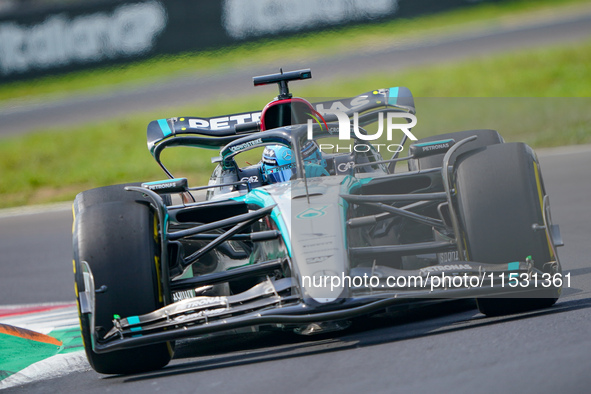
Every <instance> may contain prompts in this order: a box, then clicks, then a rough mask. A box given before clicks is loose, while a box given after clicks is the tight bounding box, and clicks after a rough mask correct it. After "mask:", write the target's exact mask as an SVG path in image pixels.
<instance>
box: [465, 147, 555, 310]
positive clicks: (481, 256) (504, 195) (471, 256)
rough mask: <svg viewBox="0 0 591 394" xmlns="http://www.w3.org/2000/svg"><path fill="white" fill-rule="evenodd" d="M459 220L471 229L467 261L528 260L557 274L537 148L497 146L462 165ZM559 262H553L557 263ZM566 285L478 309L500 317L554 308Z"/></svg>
mask: <svg viewBox="0 0 591 394" xmlns="http://www.w3.org/2000/svg"><path fill="white" fill-rule="evenodd" d="M455 169H456V178H455V179H456V191H457V205H458V216H459V219H460V222H461V225H462V228H463V229H464V231H465V234H464V239H465V241H466V242H465V243H466V247H467V259H468V260H472V261H476V262H482V263H492V264H495V263H496V264H507V263H509V262H513V261H524V260H525V259H526V257H527V256H532V258H533V260H534V265H535V268H537V269H539V270H541V271H543V272H549V273H551V274H556V273H559V272H560V264H559V263H558V257H557V256H555V255H554V251H553V249H552V248H551V247H550V243H549V242H550V239H549V237H548V236H547V234H546V232H545V231H544V230H539V229H538V230H534V228H533V225H534V224H539V225H543V223H544V218H543V210H542V201H543V197H544V195H545V191H544V185H543V181H542V177H541V172H540V169H539V164H538V162H537V158H536V156H535V154H534V153H533V150H532V149H531V148H530V147H528V146H527V145H525V144H523V143H507V144H498V145H491V146H488V147H485V148H481V149H478V150H475V151H471V152H468V153H465V154H464V155H461V156H459V157H458V159H457V161H456V167H455ZM553 261H554V262H556V264H554V265H552V264H549V263H551V262H553ZM560 291H561V288H560V287H550V288H545V289H540V290H537V291H535V292H532V293H529V294H528V297H531V298H514V299H511V298H492V297H486V298H479V299H477V304H478V309H479V310H480V312H482V313H483V314H485V315H488V316H498V315H504V314H511V313H517V312H523V311H528V310H534V309H539V308H545V307H549V306H552V305H553V304H554V303H555V302H556V300H557V299H558V297H559V296H560Z"/></svg>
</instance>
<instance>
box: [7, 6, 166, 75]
mask: <svg viewBox="0 0 591 394" xmlns="http://www.w3.org/2000/svg"><path fill="white" fill-rule="evenodd" d="M166 19H167V16H166V10H165V8H164V7H163V5H162V4H161V3H160V2H157V1H146V2H138V3H134V4H124V5H121V6H119V7H117V8H115V10H114V11H113V12H112V13H106V12H97V13H94V14H88V15H80V16H77V17H74V18H71V19H70V18H68V17H67V16H66V15H64V14H59V15H52V16H50V17H48V18H47V19H46V20H45V21H43V22H41V23H38V24H35V25H31V26H23V25H19V24H17V23H14V22H3V23H0V73H1V74H3V75H9V74H15V73H23V72H26V71H29V70H31V69H47V68H51V67H56V66H63V65H67V64H71V63H92V62H97V61H100V60H102V59H104V58H107V59H116V58H122V57H128V56H132V55H138V54H143V53H147V52H149V51H150V50H152V48H153V46H154V43H155V40H156V38H157V37H158V35H159V34H160V33H161V32H162V31H163V30H164V27H165V26H166Z"/></svg>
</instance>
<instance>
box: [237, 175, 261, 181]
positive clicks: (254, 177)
mask: <svg viewBox="0 0 591 394" xmlns="http://www.w3.org/2000/svg"><path fill="white" fill-rule="evenodd" d="M240 181H241V182H248V183H257V182H258V181H259V177H258V176H256V175H253V176H245V177H244V178H242V179H240Z"/></svg>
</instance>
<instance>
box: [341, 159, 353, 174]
mask: <svg viewBox="0 0 591 394" xmlns="http://www.w3.org/2000/svg"><path fill="white" fill-rule="evenodd" d="M353 166H355V162H354V161H348V162H346V163H341V164H339V165H338V166H337V169H338V170H339V172H347V171H349V170H350V169H351V168H353Z"/></svg>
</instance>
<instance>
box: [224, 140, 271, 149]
mask: <svg viewBox="0 0 591 394" xmlns="http://www.w3.org/2000/svg"><path fill="white" fill-rule="evenodd" d="M262 143H263V140H262V139H260V138H257V139H256V140H253V141H248V142H245V143H243V144H240V145H236V146H231V147H230V150H231V151H232V152H238V151H241V150H243V149H246V148H251V147H253V146H257V145H259V144H262Z"/></svg>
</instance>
